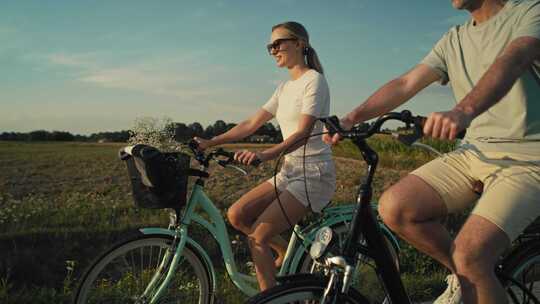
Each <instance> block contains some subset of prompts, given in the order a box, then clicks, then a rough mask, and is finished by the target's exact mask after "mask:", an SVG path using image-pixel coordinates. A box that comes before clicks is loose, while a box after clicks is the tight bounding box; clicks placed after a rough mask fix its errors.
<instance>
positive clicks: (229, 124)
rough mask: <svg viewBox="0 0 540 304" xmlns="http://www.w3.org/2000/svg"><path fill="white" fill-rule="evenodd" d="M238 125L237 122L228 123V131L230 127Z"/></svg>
mask: <svg viewBox="0 0 540 304" xmlns="http://www.w3.org/2000/svg"><path fill="white" fill-rule="evenodd" d="M234 127H236V124H235V123H228V124H227V131H229V130H230V129H232V128H234Z"/></svg>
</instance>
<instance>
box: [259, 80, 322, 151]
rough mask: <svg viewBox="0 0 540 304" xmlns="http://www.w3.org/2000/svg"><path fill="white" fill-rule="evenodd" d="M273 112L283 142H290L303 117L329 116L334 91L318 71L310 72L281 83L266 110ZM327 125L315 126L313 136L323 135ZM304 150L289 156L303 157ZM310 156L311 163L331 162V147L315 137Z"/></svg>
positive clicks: (310, 140)
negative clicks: (290, 137)
mask: <svg viewBox="0 0 540 304" xmlns="http://www.w3.org/2000/svg"><path fill="white" fill-rule="evenodd" d="M262 108H263V109H264V110H266V111H268V112H269V113H271V114H272V115H273V116H274V117H275V118H276V120H277V121H278V124H279V126H280V128H281V134H282V135H283V139H284V140H285V139H287V138H288V137H289V136H291V134H293V133H295V132H296V131H297V130H298V124H299V121H300V117H301V115H302V114H307V115H311V116H314V117H317V118H318V117H325V116H328V115H329V113H330V92H329V89H328V84H327V83H326V79H325V78H324V76H323V75H322V74H320V73H319V72H317V71H315V70H308V71H307V72H305V73H304V74H303V75H302V76H300V78H298V79H296V80H289V81H286V82H284V83H281V84H280V85H279V86H278V87H277V89H276V91H275V92H274V94H273V95H272V97H271V98H270V99H269V100H268V102H266V104H264V105H263V107H262ZM322 130H323V124H322V123H321V122H320V121H317V122H316V123H315V126H314V127H313V131H312V133H311V134H316V133H321V132H322ZM303 155H304V147H300V148H298V149H296V150H295V151H293V152H291V153H289V154H288V156H292V157H302V156H303ZM305 155H306V156H311V157H310V158H309V159H310V160H311V161H315V160H326V159H331V157H332V151H331V149H330V146H329V145H327V144H326V143H324V142H323V141H322V136H320V135H319V136H314V137H311V138H310V139H309V141H308V143H307V146H306V154H305Z"/></svg>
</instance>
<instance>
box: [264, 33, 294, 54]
mask: <svg viewBox="0 0 540 304" xmlns="http://www.w3.org/2000/svg"><path fill="white" fill-rule="evenodd" d="M294 40H298V38H294V37H291V38H281V39H276V40H275V41H274V42H272V43H270V44H268V45H266V49H267V50H268V53H269V54H270V55H272V50H276V51H277V52H279V51H280V50H281V44H282V43H283V42H285V41H294Z"/></svg>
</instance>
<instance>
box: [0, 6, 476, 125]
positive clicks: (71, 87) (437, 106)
mask: <svg viewBox="0 0 540 304" xmlns="http://www.w3.org/2000/svg"><path fill="white" fill-rule="evenodd" d="M467 18H468V15H467V14H466V12H462V11H457V10H455V9H453V8H452V6H451V4H450V1H449V0H447V1H426V0H410V1H402V0H387V1H365V0H356V1H354V0H336V1H315V0H313V1H308V0H306V1H300V0H289V1H285V0H275V1H247V0H246V1H240V0H237V1H232V0H231V1H204V0H199V1H75V0H71V1H9V2H3V3H2V9H1V10H0V132H5V131H17V132H28V131H31V130H37V129H45V130H50V131H52V130H62V131H69V132H72V133H78V134H90V133H94V132H100V131H117V130H122V129H129V128H130V127H131V126H132V125H133V122H134V120H135V118H137V117H143V116H151V117H157V118H160V117H170V118H172V119H173V120H174V121H177V122H184V123H191V122H194V121H198V122H200V123H202V124H203V126H206V125H208V124H210V123H213V122H214V121H216V120H218V119H223V120H225V121H227V122H239V121H241V120H243V119H245V118H247V117H249V115H251V114H253V113H254V112H255V111H257V109H258V108H259V107H260V106H261V105H262V104H264V103H265V102H266V100H267V99H268V98H269V97H270V96H271V94H272V93H273V91H274V89H275V87H276V85H277V84H278V83H279V82H280V81H284V80H286V79H287V78H288V74H287V71H286V70H283V69H278V68H277V67H275V64H274V61H273V60H272V59H271V58H270V57H269V56H268V54H267V53H266V51H265V48H264V46H265V45H266V43H267V42H268V39H269V35H270V29H271V26H272V25H274V24H276V23H280V22H283V21H289V20H294V21H298V22H300V23H302V24H304V25H305V26H306V28H307V29H308V31H309V33H310V35H311V44H312V45H313V47H314V48H315V49H316V50H317V52H318V53H319V57H320V59H321V62H322V64H323V67H324V68H325V73H326V77H327V79H328V83H329V85H330V92H331V98H332V105H331V111H332V113H335V114H338V115H341V114H344V113H346V112H348V111H349V110H350V109H352V108H353V107H354V106H356V105H358V104H359V103H361V102H362V101H363V100H365V99H366V98H367V97H368V96H369V95H370V94H371V93H373V91H374V90H375V89H377V88H378V87H379V86H380V85H382V84H384V83H385V82H386V81H388V80H390V79H392V78H393V77H396V76H398V75H400V74H402V73H404V72H405V71H407V70H408V69H410V68H411V67H413V66H414V65H415V64H417V63H418V61H419V60H421V59H422V58H423V57H424V56H425V55H426V54H427V53H428V52H429V50H430V49H431V47H432V45H433V44H434V43H435V42H436V41H437V40H438V39H439V38H440V37H441V35H442V34H444V32H446V31H447V30H448V29H449V28H450V27H451V26H452V25H455V24H459V23H463V22H464V21H465V20H466V19H467ZM453 102H454V99H453V97H452V94H451V92H450V90H449V89H448V88H447V87H441V86H439V85H432V86H430V87H429V88H428V89H426V90H425V91H424V92H422V93H421V94H420V95H418V96H417V97H416V98H414V99H413V100H411V101H410V102H409V103H408V104H407V105H406V108H409V109H411V110H413V111H415V112H417V113H419V114H427V113H429V112H432V111H435V110H444V109H448V108H450V107H451V106H452V104H453Z"/></svg>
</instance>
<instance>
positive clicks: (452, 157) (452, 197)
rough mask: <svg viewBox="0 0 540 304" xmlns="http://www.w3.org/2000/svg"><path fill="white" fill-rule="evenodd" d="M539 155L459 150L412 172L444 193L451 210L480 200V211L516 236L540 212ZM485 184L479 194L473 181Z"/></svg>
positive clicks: (478, 213) (512, 236)
mask: <svg viewBox="0 0 540 304" xmlns="http://www.w3.org/2000/svg"><path fill="white" fill-rule="evenodd" d="M539 159H540V155H538V156H531V155H524V154H515V153H502V152H484V153H483V152H478V151H475V150H470V149H458V150H456V151H453V152H450V153H447V154H445V155H444V156H441V157H439V158H437V159H435V160H433V161H431V162H429V163H427V164H425V165H424V166H422V167H420V168H418V169H417V170H415V171H413V172H412V173H411V174H414V175H416V176H418V177H420V178H422V179H423V180H424V181H425V182H427V183H428V184H429V185H431V186H432V187H433V188H434V189H435V190H436V191H437V192H438V193H439V194H440V196H441V197H442V199H443V200H444V202H445V204H446V207H447V208H448V212H449V213H452V212H456V211H459V210H463V209H465V208H467V207H469V206H472V205H473V204H474V203H475V202H476V201H477V203H476V205H475V206H474V209H473V211H472V214H475V215H478V216H481V217H483V218H485V219H487V220H489V221H490V222H492V223H493V224H495V225H497V226H498V227H499V228H500V229H501V230H503V231H504V232H505V233H506V234H507V235H508V237H509V238H510V240H514V239H515V238H516V237H517V236H518V235H519V234H520V233H521V232H522V231H523V230H524V229H525V228H526V227H527V226H528V225H529V224H530V223H531V222H532V221H534V220H535V219H536V217H538V216H540V162H539V161H538V160H539ZM478 180H479V181H481V182H483V183H484V191H483V193H482V195H481V196H480V197H479V196H478V194H476V193H474V192H473V191H472V188H473V183H474V182H475V181H478Z"/></svg>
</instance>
